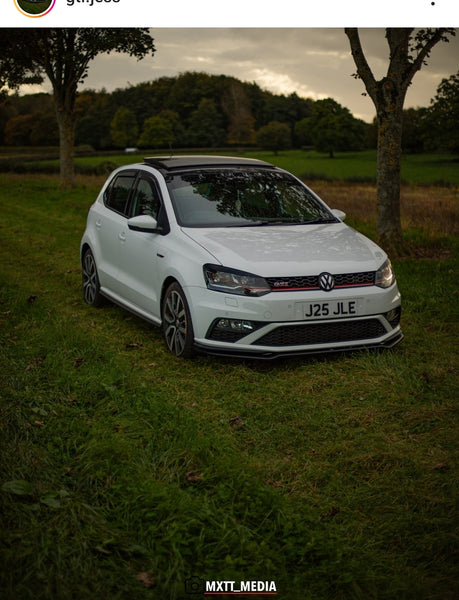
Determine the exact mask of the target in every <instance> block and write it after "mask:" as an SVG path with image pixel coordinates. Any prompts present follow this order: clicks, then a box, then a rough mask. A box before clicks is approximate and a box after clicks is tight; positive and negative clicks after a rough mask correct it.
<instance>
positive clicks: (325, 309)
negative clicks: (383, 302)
mask: <svg viewBox="0 0 459 600" xmlns="http://www.w3.org/2000/svg"><path fill="white" fill-rule="evenodd" d="M360 307H361V299H360V298H354V299H352V300H330V301H328V302H297V303H296V305H295V317H296V318H297V319H299V320H300V319H302V320H304V319H305V320H310V319H341V318H344V317H356V316H358V315H359V312H360Z"/></svg>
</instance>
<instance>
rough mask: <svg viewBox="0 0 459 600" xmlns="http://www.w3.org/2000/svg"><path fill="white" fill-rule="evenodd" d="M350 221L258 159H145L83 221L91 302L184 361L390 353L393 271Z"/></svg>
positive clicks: (394, 321) (396, 327) (395, 329)
mask: <svg viewBox="0 0 459 600" xmlns="http://www.w3.org/2000/svg"><path fill="white" fill-rule="evenodd" d="M344 218H345V215H344V213H342V212H341V211H339V210H330V209H329V208H328V206H327V205H326V204H325V203H324V202H323V201H322V200H321V199H320V198H318V196H317V195H316V194H314V192H312V191H311V190H310V189H309V188H308V187H307V186H306V185H304V183H302V182H301V181H300V180H299V179H297V178H296V177H294V176H293V175H291V174H290V173H288V172H286V171H284V170H282V169H280V168H277V167H275V166H273V165H271V164H269V163H267V162H264V161H259V160H255V159H244V158H230V157H223V156H221V157H212V156H177V157H170V158H167V157H155V158H146V159H145V160H144V162H143V163H139V164H133V165H128V166H124V167H121V168H119V169H117V170H115V171H114V172H113V173H112V174H111V175H110V176H109V177H108V179H107V181H106V183H105V185H104V186H103V187H102V190H101V191H100V194H99V196H98V197H97V199H96V201H95V202H94V204H93V205H92V206H91V208H90V210H89V214H88V218H87V225H86V230H85V232H84V235H83V238H82V241H81V264H82V271H83V293H84V298H85V300H86V302H87V303H88V304H90V305H93V306H100V305H102V303H103V301H104V299H106V298H108V299H110V300H111V301H113V302H115V303H117V304H119V305H120V306H122V307H124V308H125V309H127V310H129V311H131V312H132V313H135V314H136V315H139V316H140V317H143V318H144V319H147V320H148V321H150V322H152V323H154V324H156V325H159V326H161V328H162V331H163V334H164V339H165V342H166V344H167V347H168V349H169V350H170V351H171V352H172V353H173V354H175V355H176V356H181V357H189V356H191V355H192V353H193V352H194V351H196V350H199V351H203V352H206V353H210V354H225V355H240V356H246V357H247V356H248V357H261V358H274V357H276V356H282V355H296V354H304V353H320V352H329V351H342V350H351V349H356V348H365V347H366V348H374V347H391V346H393V345H395V344H396V343H397V342H399V341H400V339H401V338H402V332H401V329H400V312H401V308H400V294H399V291H398V289H397V284H396V281H395V276H394V273H393V270H392V266H391V263H390V261H389V259H388V257H387V255H386V254H385V252H384V251H383V250H382V249H381V248H379V247H378V246H377V245H376V244H374V243H373V242H372V241H370V240H369V239H367V238H366V237H365V236H363V235H362V234H360V233H358V232H357V231H355V230H354V229H352V228H350V227H348V226H347V225H345V223H344V222H343V220H344Z"/></svg>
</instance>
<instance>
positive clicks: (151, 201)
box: [131, 179, 160, 220]
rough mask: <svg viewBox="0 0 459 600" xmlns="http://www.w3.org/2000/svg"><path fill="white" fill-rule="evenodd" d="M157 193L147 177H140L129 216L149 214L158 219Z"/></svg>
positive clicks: (158, 204)
mask: <svg viewBox="0 0 459 600" xmlns="http://www.w3.org/2000/svg"><path fill="white" fill-rule="evenodd" d="M159 206H160V203H159V194H158V192H157V190H156V187H155V185H154V183H153V182H152V181H150V180H148V179H140V180H139V182H138V184H137V188H136V190H135V193H134V198H133V200H132V210H131V216H132V217H137V216H138V215H150V216H152V217H153V218H154V219H156V220H158V213H159Z"/></svg>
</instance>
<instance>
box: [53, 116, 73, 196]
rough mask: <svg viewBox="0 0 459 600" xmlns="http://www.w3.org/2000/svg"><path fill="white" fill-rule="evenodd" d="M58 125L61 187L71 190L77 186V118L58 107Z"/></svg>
mask: <svg viewBox="0 0 459 600" xmlns="http://www.w3.org/2000/svg"><path fill="white" fill-rule="evenodd" d="M56 114H57V123H58V125H59V163H60V185H61V187H63V188H71V187H73V186H74V185H75V166H74V163H73V158H74V143H75V118H74V115H73V114H69V112H68V111H66V110H65V108H64V107H62V106H59V105H57V106H56Z"/></svg>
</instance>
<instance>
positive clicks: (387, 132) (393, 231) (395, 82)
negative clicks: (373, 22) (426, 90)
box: [345, 28, 455, 248]
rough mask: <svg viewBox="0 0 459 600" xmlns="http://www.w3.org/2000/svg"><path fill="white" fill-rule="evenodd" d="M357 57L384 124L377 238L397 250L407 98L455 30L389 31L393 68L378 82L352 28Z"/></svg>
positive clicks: (360, 75)
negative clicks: (420, 73) (414, 82)
mask: <svg viewBox="0 0 459 600" xmlns="http://www.w3.org/2000/svg"><path fill="white" fill-rule="evenodd" d="M345 32H346V35H347V37H348V38H349V42H350V46H351V52H352V56H353V58H354V62H355V64H356V66H357V73H356V75H355V76H356V77H357V78H360V79H362V81H363V83H364V85H365V88H366V90H367V92H368V95H369V96H370V98H371V99H372V101H373V103H374V105H375V108H376V118H377V125H378V159H377V161H378V164H377V195H378V220H377V226H376V227H377V233H378V236H379V238H380V241H381V243H382V244H383V245H386V246H387V247H393V248H397V247H399V246H400V244H401V242H402V227H401V219H400V164H401V145H402V118H403V105H404V102H405V96H406V92H407V89H408V86H409V85H410V83H411V81H412V79H413V77H414V75H415V73H416V72H417V71H419V69H420V68H421V67H422V65H423V64H425V61H426V59H427V58H428V56H429V54H430V52H431V50H432V48H433V47H434V46H435V45H436V44H437V43H438V42H440V41H448V35H454V34H455V31H454V29H447V28H438V29H420V30H418V31H415V30H414V29H412V28H410V29H408V28H407V29H402V28H388V29H386V39H387V43H388V45H389V66H388V69H387V73H386V75H385V76H384V77H383V78H382V79H380V80H379V81H378V80H376V78H375V76H374V75H373V73H372V71H371V68H370V66H369V64H368V62H367V59H366V57H365V54H364V52H363V48H362V44H361V42H360V37H359V32H358V29H356V28H346V29H345Z"/></svg>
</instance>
